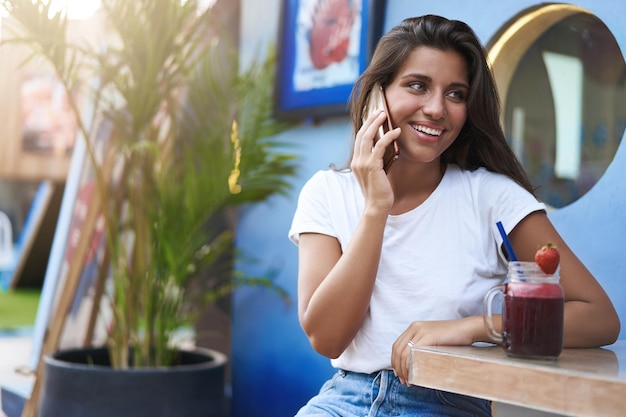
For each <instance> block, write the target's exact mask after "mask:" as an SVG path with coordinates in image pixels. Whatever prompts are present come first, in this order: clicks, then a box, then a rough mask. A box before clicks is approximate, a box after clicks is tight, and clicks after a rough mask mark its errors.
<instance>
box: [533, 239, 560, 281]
mask: <svg viewBox="0 0 626 417" xmlns="http://www.w3.org/2000/svg"><path fill="white" fill-rule="evenodd" d="M560 260H561V256H560V255H559V251H558V249H557V247H556V245H555V244H553V243H551V242H548V243H547V244H546V245H544V246H542V247H541V248H539V249H538V250H537V252H536V253H535V262H536V263H537V265H539V268H541V270H542V271H543V272H545V273H546V274H548V275H552V274H554V272H556V269H557V268H558V267H559V261H560Z"/></svg>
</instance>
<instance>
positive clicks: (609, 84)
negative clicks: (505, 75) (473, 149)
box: [504, 13, 626, 208]
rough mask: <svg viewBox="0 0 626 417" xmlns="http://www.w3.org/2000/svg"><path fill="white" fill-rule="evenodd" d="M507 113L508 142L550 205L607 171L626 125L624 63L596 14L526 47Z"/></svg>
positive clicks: (570, 21) (567, 22)
mask: <svg viewBox="0 0 626 417" xmlns="http://www.w3.org/2000/svg"><path fill="white" fill-rule="evenodd" d="M504 110H505V113H504V116H505V118H504V126H505V132H506V135H507V140H509V142H510V143H511V145H512V147H513V149H514V151H515V153H516V154H517V155H518V157H519V158H520V160H521V161H522V164H523V165H524V168H525V169H526V171H527V172H528V175H529V177H530V180H531V182H532V183H533V184H535V185H537V186H539V189H538V195H539V196H540V198H541V199H542V200H543V201H544V202H545V203H546V204H548V205H550V206H552V207H557V208H558V207H563V206H566V205H568V204H570V203H572V202H574V201H576V200H577V199H578V198H580V197H581V196H582V195H584V194H585V193H586V192H587V191H588V190H589V189H591V187H593V185H594V184H595V183H596V182H597V181H598V180H599V179H600V177H601V176H602V175H603V174H604V171H605V170H606V168H607V167H608V165H609V164H610V163H611V161H612V160H613V156H614V155H615V152H616V151H617V148H618V146H619V144H620V142H621V140H622V137H623V135H624V129H625V127H626V65H625V64H624V57H623V55H622V52H621V50H620V48H619V45H618V44H617V42H616V40H615V38H614V37H613V35H612V34H611V32H610V31H609V29H608V28H607V27H606V26H605V25H604V24H603V23H602V22H601V21H600V20H599V19H598V18H597V17H595V16H593V15H590V14H587V13H576V14H574V15H571V16H569V17H566V18H565V19H563V20H561V21H559V22H558V23H556V24H555V25H553V26H552V27H551V28H550V29H548V30H547V31H546V32H545V33H544V34H543V35H541V36H540V37H539V38H538V39H537V40H536V41H535V43H534V44H532V45H531V46H530V47H529V48H528V50H527V51H526V52H525V54H524V56H523V57H522V59H521V60H520V62H519V65H518V66H517V68H516V70H515V73H514V75H513V78H512V80H511V83H510V86H509V89H508V92H507V96H506V101H505V109H504Z"/></svg>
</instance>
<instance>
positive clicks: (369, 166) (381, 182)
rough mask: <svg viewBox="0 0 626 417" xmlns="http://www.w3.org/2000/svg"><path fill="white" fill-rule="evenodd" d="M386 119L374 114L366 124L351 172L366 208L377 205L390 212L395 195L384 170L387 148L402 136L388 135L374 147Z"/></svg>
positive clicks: (356, 144) (397, 131)
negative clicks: (357, 182)
mask: <svg viewBox="0 0 626 417" xmlns="http://www.w3.org/2000/svg"><path fill="white" fill-rule="evenodd" d="M386 117H387V116H386V114H385V113H384V112H383V111H381V112H379V113H373V114H372V115H371V116H370V117H369V118H368V119H367V120H366V121H365V123H363V126H361V129H359V131H358V132H357V134H356V138H355V141H354V153H353V156H352V162H351V163H350V168H351V169H352V171H353V172H354V175H355V176H356V178H357V180H358V181H359V185H360V186H361V190H362V191H363V195H364V197H365V202H366V206H369V205H374V206H376V207H379V208H384V209H387V210H388V209H389V208H391V206H392V204H393V191H392V190H391V185H390V183H389V179H388V178H387V175H386V174H385V171H384V170H383V156H384V154H385V148H386V147H387V146H390V145H391V142H392V141H394V140H396V139H397V138H398V136H400V128H396V129H394V130H391V131H389V132H387V133H386V134H385V135H384V136H383V137H382V138H381V139H380V140H379V141H377V142H376V143H374V139H375V138H376V135H377V133H378V129H379V128H380V126H381V125H382V124H383V123H385V120H386Z"/></svg>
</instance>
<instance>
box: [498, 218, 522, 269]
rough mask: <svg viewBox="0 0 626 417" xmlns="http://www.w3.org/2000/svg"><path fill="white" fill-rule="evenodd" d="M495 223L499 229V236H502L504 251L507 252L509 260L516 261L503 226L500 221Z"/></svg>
mask: <svg viewBox="0 0 626 417" xmlns="http://www.w3.org/2000/svg"><path fill="white" fill-rule="evenodd" d="M496 225H497V226H498V230H499V231H500V236H502V242H503V243H504V247H505V249H506V253H508V254H509V261H511V262H517V256H515V251H514V250H513V246H511V241H510V240H509V237H508V236H507V235H506V232H505V231H504V226H502V222H498V223H496Z"/></svg>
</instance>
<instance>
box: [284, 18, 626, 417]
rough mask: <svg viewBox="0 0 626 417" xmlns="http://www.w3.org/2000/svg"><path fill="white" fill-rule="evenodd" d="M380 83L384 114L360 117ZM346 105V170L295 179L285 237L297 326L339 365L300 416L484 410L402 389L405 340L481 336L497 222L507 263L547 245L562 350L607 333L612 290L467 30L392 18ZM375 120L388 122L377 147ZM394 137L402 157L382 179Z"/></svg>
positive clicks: (611, 336) (460, 340) (497, 244)
mask: <svg viewBox="0 0 626 417" xmlns="http://www.w3.org/2000/svg"><path fill="white" fill-rule="evenodd" d="M377 85H381V86H382V87H383V89H384V91H385V95H386V97H387V102H388V109H389V114H388V115H387V114H385V113H383V112H382V111H379V112H376V113H375V114H374V115H372V116H371V117H369V118H367V119H366V120H365V122H363V121H362V117H363V111H364V110H363V109H364V107H365V103H366V101H367V98H368V95H369V94H370V91H372V90H373V89H374V88H377V87H376V86H377ZM350 104H351V115H352V121H353V125H354V129H355V132H356V135H355V139H354V147H353V154H352V156H351V158H350V169H344V170H328V171H320V172H318V173H316V174H315V175H314V176H313V177H312V178H311V179H310V180H309V181H308V182H307V184H306V185H305V186H304V188H303V189H302V192H301V195H300V199H299V202H298V208H297V210H296V213H295V216H294V219H293V224H292V228H291V230H290V232H289V236H290V238H291V239H292V240H293V241H294V242H296V243H297V244H298V246H299V270H298V312H299V318H300V323H301V326H302V328H303V330H304V331H305V333H306V334H307V336H308V338H309V340H310V343H311V345H312V346H313V348H314V349H315V350H316V351H317V352H319V353H320V354H322V355H325V356H327V357H329V358H331V362H332V365H333V366H334V367H335V368H337V369H338V372H337V373H336V374H335V375H334V376H333V377H332V379H331V380H329V381H328V382H327V383H326V384H325V385H324V387H323V388H322V390H321V391H320V393H319V394H318V395H317V396H315V397H314V398H313V399H311V401H309V403H308V404H307V405H306V406H305V407H303V408H302V409H301V410H300V411H299V413H298V414H297V415H298V416H342V417H346V416H364V415H367V416H373V415H381V416H387V415H416V414H420V413H423V414H424V415H426V414H427V415H429V416H489V415H491V407H490V403H489V402H488V401H485V400H481V399H476V398H471V397H465V396H462V395H456V394H451V393H445V392H440V391H436V390H431V389H426V388H422V387H416V386H410V385H409V384H408V383H407V380H408V371H409V348H408V344H409V342H410V343H412V344H414V345H418V346H419V345H469V344H472V343H474V342H478V341H489V337H488V335H487V333H486V330H485V327H484V324H483V318H482V315H481V314H482V299H483V296H484V294H485V293H486V292H487V290H488V289H489V288H491V287H493V286H494V285H496V284H499V283H501V282H502V280H503V278H504V276H505V275H506V266H507V257H506V253H505V251H504V250H503V249H502V238H501V237H500V235H499V233H498V230H497V226H496V223H497V222H498V221H500V222H502V223H503V224H504V226H505V228H506V231H507V233H508V235H509V238H510V241H511V242H512V246H513V249H514V251H515V252H516V254H517V257H518V258H519V260H526V261H532V260H533V259H534V254H535V251H536V250H537V249H538V248H539V247H540V246H542V245H544V244H545V243H547V242H553V243H555V244H556V245H557V246H558V248H559V251H560V254H561V270H560V274H561V285H562V286H563V288H564V290H565V299H566V303H565V323H564V346H565V347H592V346H602V345H606V344H610V343H613V342H614V341H615V340H616V338H617V336H618V333H619V326H620V324H619V319H618V317H617V314H616V312H615V309H614V308H613V305H612V304H611V301H610V299H609V298H608V297H607V295H606V293H605V292H604V291H603V289H602V288H601V287H600V285H599V284H598V282H597V281H596V280H595V278H594V277H593V276H592V275H591V273H590V272H589V271H588V270H587V269H586V268H585V266H584V265H583V264H582V263H581V261H580V260H579V259H578V258H577V257H576V256H575V255H574V253H573V252H572V251H571V250H570V249H569V248H568V246H567V244H566V243H565V242H564V241H563V239H562V238H561V237H560V236H559V234H558V232H557V231H556V230H555V228H554V227H553V225H552V224H551V223H550V220H549V219H548V217H547V215H546V210H545V206H544V204H542V203H541V202H539V201H538V200H537V198H536V197H535V196H534V194H533V188H532V186H531V184H530V183H529V181H528V179H527V177H526V175H525V173H524V170H523V169H522V167H521V166H520V164H519V162H518V161H517V160H516V158H515V156H514V154H513V153H512V151H511V149H510V148H509V147H508V145H507V143H506V141H505V138H504V134H503V132H502V129H501V126H500V119H499V116H500V115H499V110H500V109H499V102H498V95H497V91H496V87H495V83H494V80H493V77H492V74H491V73H490V70H489V68H488V65H487V61H486V55H485V51H484V49H483V48H482V46H481V45H480V42H479V41H478V39H477V37H476V35H475V33H474V32H473V31H472V30H471V29H470V28H469V27H468V26H467V25H466V24H464V23H462V22H459V21H452V20H447V19H445V18H442V17H438V16H422V17H418V18H410V19H406V20H404V21H403V22H402V23H401V24H399V25H398V26H396V27H394V28H393V29H392V30H391V31H390V32H389V33H387V34H386V35H384V36H383V37H382V38H381V40H380V42H379V43H378V45H377V48H376V51H375V53H374V55H373V57H372V62H371V64H370V66H369V68H368V69H367V70H366V71H365V72H364V74H363V75H362V76H361V77H360V78H359V80H358V81H357V83H356V85H355V89H354V91H353V95H352V97H351V103H350ZM387 117H390V119H391V120H392V122H393V126H394V127H395V129H393V130H391V131H389V132H388V133H386V134H384V136H382V138H381V139H380V140H378V141H376V142H375V137H376V132H377V131H378V129H379V127H380V126H381V125H382V124H383V123H384V122H385V121H386V118H387ZM394 140H395V141H397V145H398V148H399V156H398V159H397V160H396V161H395V162H394V163H393V165H392V166H391V168H390V170H389V171H388V173H385V171H384V170H383V161H382V158H383V154H384V152H385V148H386V147H387V146H390V144H391V143H392V141H394ZM420 415H422V414H420Z"/></svg>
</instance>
